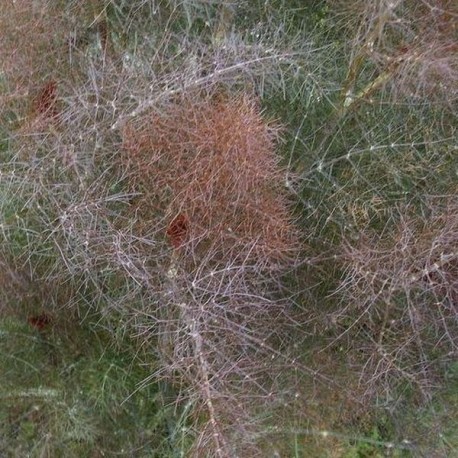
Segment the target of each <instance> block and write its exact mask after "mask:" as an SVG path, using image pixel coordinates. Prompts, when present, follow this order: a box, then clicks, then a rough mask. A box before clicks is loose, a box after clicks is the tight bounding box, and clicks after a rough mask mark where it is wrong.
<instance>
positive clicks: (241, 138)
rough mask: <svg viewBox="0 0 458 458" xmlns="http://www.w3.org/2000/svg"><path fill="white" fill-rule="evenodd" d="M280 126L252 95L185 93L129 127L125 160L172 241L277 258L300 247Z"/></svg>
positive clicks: (195, 248)
mask: <svg viewBox="0 0 458 458" xmlns="http://www.w3.org/2000/svg"><path fill="white" fill-rule="evenodd" d="M277 132H278V129H277V128H276V127H274V126H271V125H269V124H268V123H266V121H265V120H264V119H263V117H262V116H261V113H260V111H259V108H258V107H257V105H256V103H255V102H254V101H253V100H252V99H250V98H249V97H247V96H240V97H236V98H234V99H230V100H229V99H224V98H222V97H219V98H217V97H208V98H204V99H202V100H197V99H191V98H183V99H180V100H177V101H175V102H174V103H173V104H171V105H169V106H167V107H165V108H162V109H161V111H156V112H153V113H150V114H149V115H147V116H144V117H142V118H141V119H139V120H136V121H134V122H132V123H130V124H129V125H127V126H126V127H125V129H124V131H123V141H124V150H125V154H124V157H123V160H124V162H125V164H127V165H128V166H129V168H130V171H131V173H130V174H131V178H132V183H133V185H134V187H135V189H136V190H138V189H139V188H141V190H142V191H143V192H144V193H145V198H144V201H143V203H142V204H141V205H140V207H142V208H143V210H146V211H148V212H149V213H150V217H154V216H156V217H158V216H162V215H164V216H165V217H166V220H168V221H169V223H168V229H167V235H168V236H169V238H170V239H171V243H172V245H173V246H175V247H177V245H181V243H182V242H183V241H184V235H186V240H187V249H188V250H189V249H191V250H192V252H193V253H194V254H196V253H197V252H199V251H201V250H202V249H204V250H205V252H208V249H209V248H210V247H211V248H212V250H217V251H219V252H220V254H221V255H222V256H223V258H225V259H230V258H231V257H233V256H235V257H238V258H240V257H248V258H252V259H257V260H264V261H267V262H274V261H279V260H281V259H285V258H287V257H288V256H289V255H291V254H292V253H293V252H294V250H295V249H296V248H297V239H296V235H295V231H294V229H293V225H292V222H291V217H290V212H289V208H288V201H287V196H286V195H285V191H284V189H283V182H284V178H283V176H282V171H281V168H280V167H279V164H278V159H277V157H276V155H275V138H276V135H277ZM151 213H153V214H151ZM184 215H186V217H185V216H184ZM185 219H186V223H185V222H184V221H185ZM184 226H186V228H184ZM229 253H230V254H229ZM236 253H237V255H236Z"/></svg>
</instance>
